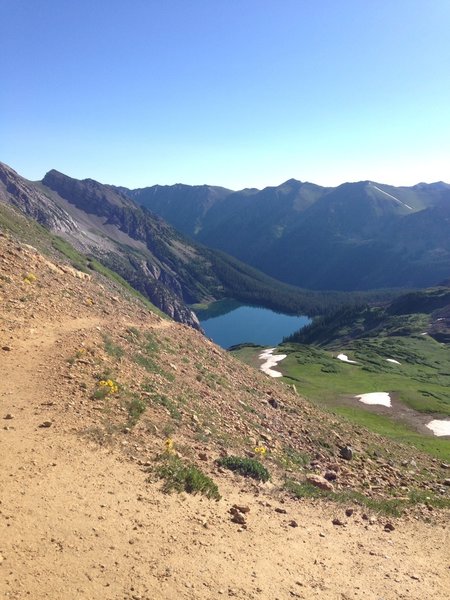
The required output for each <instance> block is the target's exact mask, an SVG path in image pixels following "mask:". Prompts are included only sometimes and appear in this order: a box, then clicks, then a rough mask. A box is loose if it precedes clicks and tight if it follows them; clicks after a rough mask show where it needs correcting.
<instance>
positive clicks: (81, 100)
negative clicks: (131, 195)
mask: <svg viewBox="0 0 450 600" xmlns="http://www.w3.org/2000/svg"><path fill="white" fill-rule="evenodd" d="M0 23H1V29H0V31H1V33H0V67H1V70H0V77H1V84H0V161H2V162H5V163H7V164H9V165H10V166H11V167H12V168H14V169H15V170H16V171H18V172H19V173H20V174H21V175H23V176H24V177H26V178H28V179H32V180H37V179H42V177H43V176H44V174H45V173H46V172H47V171H49V170H50V169H52V168H54V169H58V170H59V171H62V172H63V173H65V174H67V175H70V176H72V177H76V178H87V177H90V178H92V179H96V180H98V181H101V182H102V183H111V184H116V185H123V186H127V187H130V188H136V187H144V186H150V185H154V184H174V183H186V184H203V183H207V184H214V185H222V186H224V187H228V188H231V189H241V188H244V187H257V188H262V187H265V186H268V185H278V184H280V183H282V182H283V181H286V180H287V179H290V178H295V179H298V180H301V181H310V182H314V183H317V184H320V185H327V186H334V185H338V184H340V183H343V182H345V181H360V180H367V179H369V180H372V181H377V182H381V183H386V184H392V185H413V184H415V183H418V182H420V181H426V182H433V181H439V180H444V181H447V182H449V181H450V75H449V74H450V35H449V31H450V1H449V0H76V1H73V0H39V1H38V0H0Z"/></svg>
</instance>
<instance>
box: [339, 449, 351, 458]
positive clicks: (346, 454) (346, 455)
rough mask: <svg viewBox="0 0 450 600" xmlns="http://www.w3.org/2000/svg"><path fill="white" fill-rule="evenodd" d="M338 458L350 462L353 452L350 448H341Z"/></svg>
mask: <svg viewBox="0 0 450 600" xmlns="http://www.w3.org/2000/svg"><path fill="white" fill-rule="evenodd" d="M339 456H340V457H341V458H343V459H345V460H352V458H353V450H352V448H351V447H350V446H343V447H342V448H341V449H340V451H339Z"/></svg>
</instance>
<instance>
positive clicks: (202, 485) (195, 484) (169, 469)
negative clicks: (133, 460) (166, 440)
mask: <svg viewBox="0 0 450 600" xmlns="http://www.w3.org/2000/svg"><path fill="white" fill-rule="evenodd" d="M161 461H162V462H161V464H160V465H159V466H158V467H157V468H156V475H157V476H158V477H159V478H160V479H164V486H163V491H164V492H166V493H170V492H172V491H176V492H187V493H188V494H202V495H203V496H206V497H207V498H210V499H213V500H220V493H219V488H218V487H217V485H216V484H215V483H214V481H213V480H212V479H211V478H210V477H208V475H205V473H203V472H202V471H200V469H198V468H197V467H195V466H194V465H192V464H185V463H183V461H182V460H181V459H180V458H178V457H177V456H175V455H173V454H167V453H166V454H165V455H164V456H163V457H162V458H161Z"/></svg>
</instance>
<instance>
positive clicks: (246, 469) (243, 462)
mask: <svg viewBox="0 0 450 600" xmlns="http://www.w3.org/2000/svg"><path fill="white" fill-rule="evenodd" d="M217 464H218V465H219V466H221V467H225V468H226V469H229V470H230V471H235V472H237V473H239V474H240V475H243V476H244V477H251V478H252V479H256V480H258V481H268V480H269V477H270V475H269V471H268V470H267V469H266V467H265V466H264V465H262V464H261V463H260V462H259V461H258V460H256V459H255V458H243V457H240V456H224V457H222V458H219V459H218V461H217Z"/></svg>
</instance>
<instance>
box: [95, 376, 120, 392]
mask: <svg viewBox="0 0 450 600" xmlns="http://www.w3.org/2000/svg"><path fill="white" fill-rule="evenodd" d="M98 385H100V386H101V387H104V388H106V390H107V393H108V394H117V392H118V391H119V386H118V385H117V383H116V382H115V381H113V380H112V379H102V380H101V381H99V382H98Z"/></svg>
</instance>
